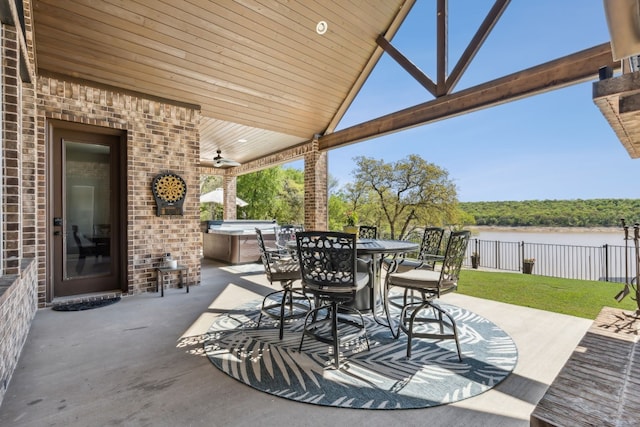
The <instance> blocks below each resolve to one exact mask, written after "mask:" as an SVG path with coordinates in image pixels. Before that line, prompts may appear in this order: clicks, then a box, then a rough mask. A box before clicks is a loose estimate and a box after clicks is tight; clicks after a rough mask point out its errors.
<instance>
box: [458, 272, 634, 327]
mask: <svg viewBox="0 0 640 427" xmlns="http://www.w3.org/2000/svg"><path fill="white" fill-rule="evenodd" d="M623 287H624V284H620V283H609V282H594V281H589V280H574V279H559V278H556V277H545V276H536V275H535V274H520V273H495V272H487V271H477V270H463V271H462V272H461V273H460V280H459V283H458V292H459V293H461V294H464V295H469V296H474V297H479V298H486V299H489V300H493V301H500V302H505V303H509V304H515V305H521V306H525V307H532V308H538V309H540V310H546V311H552V312H555V313H563V314H569V315H571V316H577V317H584V318H587V319H595V318H596V316H597V315H598V313H600V310H601V309H602V307H604V306H608V307H615V308H621V309H624V310H629V311H633V310H635V309H636V308H637V305H636V302H635V301H634V300H632V299H631V297H632V296H633V295H632V294H633V290H632V291H631V293H630V294H629V295H627V297H626V298H625V299H624V300H623V301H622V302H621V303H618V302H617V301H616V300H615V299H614V296H615V295H616V294H617V293H618V292H619V291H620V290H622V288H623Z"/></svg>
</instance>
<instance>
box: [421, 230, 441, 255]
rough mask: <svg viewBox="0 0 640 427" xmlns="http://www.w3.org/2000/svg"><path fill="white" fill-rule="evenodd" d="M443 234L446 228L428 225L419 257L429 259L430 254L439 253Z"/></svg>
mask: <svg viewBox="0 0 640 427" xmlns="http://www.w3.org/2000/svg"><path fill="white" fill-rule="evenodd" d="M442 236H444V229H443V228H440V227H427V228H425V230H424V234H423V235H422V242H421V243H420V252H419V253H418V259H420V260H427V259H428V258H429V255H438V254H439V253H440V245H442Z"/></svg>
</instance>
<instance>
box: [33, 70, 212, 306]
mask: <svg viewBox="0 0 640 427" xmlns="http://www.w3.org/2000/svg"><path fill="white" fill-rule="evenodd" d="M36 92H37V116H38V118H37V131H38V132H37V133H38V141H37V142H38V147H39V151H40V153H41V154H42V155H43V157H45V155H46V153H47V143H48V141H47V140H46V138H45V135H46V123H47V122H46V120H47V119H57V120H64V121H69V122H75V123H82V124H87V125H93V126H102V127H109V128H112V129H120V130H124V131H126V134H127V137H126V144H127V147H126V152H127V156H126V157H127V174H126V175H127V176H126V179H127V217H126V218H125V220H126V221H127V226H128V234H127V250H128V253H127V265H126V266H125V268H126V269H127V281H128V292H129V293H130V294H136V293H140V292H145V291H149V290H155V286H156V274H155V267H157V266H158V265H159V264H160V263H161V262H162V256H163V254H165V253H167V252H169V253H171V255H172V257H173V259H177V260H178V263H179V264H184V265H186V266H188V267H189V274H188V277H187V280H189V282H190V283H191V284H195V283H200V250H201V243H200V241H201V239H200V213H199V197H200V194H199V192H200V189H199V169H198V167H197V161H198V158H199V154H200V148H199V132H198V123H199V120H200V112H199V111H198V110H197V109H194V108H190V107H188V106H179V105H172V104H170V103H167V102H163V101H158V100H155V99H147V98H144V97H142V96H140V95H137V94H129V93H124V92H122V91H118V90H116V89H112V88H100V87H94V86H91V85H86V84H81V83H78V82H70V81H64V80H60V79H58V78H54V77H44V76H41V77H39V78H38V80H37V89H36ZM168 171H171V172H173V173H176V174H178V175H180V176H181V177H182V179H184V180H185V182H186V184H187V195H186V199H185V202H184V215H183V216H156V205H155V200H154V198H153V193H152V191H151V183H152V181H153V179H154V178H155V176H156V175H157V174H159V173H163V172H168ZM41 173H44V172H43V171H41ZM39 191H42V192H43V194H46V191H47V189H46V186H45V183H44V182H40V188H39ZM40 211H41V212H40V213H41V215H42V216H45V217H46V206H42V209H40ZM43 237H45V236H43ZM41 241H42V242H45V241H46V240H45V239H44V238H43V239H41ZM38 252H39V253H44V252H46V244H45V243H42V244H41V245H40V247H39V250H38ZM39 262H40V264H41V266H42V265H43V263H44V262H45V259H44V258H41V259H40V260H39ZM176 282H177V280H174V281H172V282H171V286H174V285H175V283H176ZM39 283H40V287H39V300H40V303H41V304H43V303H44V302H45V297H46V289H45V285H46V275H42V274H41V275H39Z"/></svg>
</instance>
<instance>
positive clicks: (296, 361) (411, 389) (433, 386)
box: [204, 301, 518, 409]
mask: <svg viewBox="0 0 640 427" xmlns="http://www.w3.org/2000/svg"><path fill="white" fill-rule="evenodd" d="M260 304H261V301H252V302H251V303H248V304H245V305H244V306H242V307H239V308H238V309H235V310H233V311H232V314H231V313H230V314H227V315H223V316H220V317H219V318H218V319H217V320H216V321H215V322H214V323H213V324H212V325H211V327H210V329H209V331H208V334H207V338H206V340H205V342H204V349H205V352H206V353H207V356H208V357H209V359H210V360H211V362H212V363H213V364H214V365H215V366H216V367H217V368H219V369H220V370H222V371H223V372H225V373H226V374H228V375H230V376H231V377H233V378H235V379H236V380H238V381H241V382H243V383H245V384H247V385H249V386H251V387H253V388H255V389H257V390H260V391H263V392H266V393H270V394H273V395H276V396H280V397H283V398H286V399H291V400H295V401H299V402H306V403H311V404H316V405H324V406H334V407H348V408H366V409H409V408H426V407H430V406H437V405H442V404H446V403H451V402H455V401H458V400H462V399H466V398H469V397H472V396H476V395H478V394H480V393H483V392H485V391H487V390H489V389H490V388H492V387H494V386H495V385H496V384H498V383H499V382H501V381H502V380H504V379H505V378H506V377H507V376H508V375H509V374H510V373H511V372H512V371H513V369H514V368H515V365H516V362H517V359H518V352H517V349H516V345H515V343H514V342H513V340H512V339H511V337H510V336H509V335H508V334H507V333H506V332H505V331H503V330H502V329H500V328H499V327H498V326H496V325H495V324H494V323H492V322H490V321H489V320H487V319H485V318H484V317H481V316H479V315H477V314H475V313H472V312H470V311H468V310H466V309H464V308H460V307H456V306H452V305H446V304H441V306H442V307H443V308H445V309H446V310H448V312H449V313H451V314H452V316H453V318H454V319H455V320H456V324H457V326H458V334H459V339H460V346H461V348H462V362H460V361H459V360H458V355H457V352H456V348H455V343H454V342H453V340H442V341H437V340H427V339H414V342H413V347H412V348H413V349H412V355H411V358H410V359H407V358H406V345H407V337H406V335H404V334H401V335H400V338H398V339H393V337H392V336H391V333H390V331H389V329H388V328H387V327H384V326H381V325H379V324H378V323H376V322H375V320H374V319H373V317H372V316H371V315H368V316H367V315H365V316H364V317H365V323H366V327H367V334H368V337H369V342H370V350H369V351H367V350H366V344H365V343H364V342H363V340H361V341H357V342H352V343H347V344H346V345H345V346H343V347H341V348H340V351H341V353H342V352H344V356H345V358H344V363H343V365H342V366H341V369H340V370H336V369H335V368H333V366H332V362H333V355H332V354H331V352H332V349H331V346H330V345H327V344H323V343H321V342H318V341H315V340H313V339H311V338H306V339H305V342H304V346H303V348H302V352H299V351H298V345H299V343H300V337H301V330H302V321H301V320H297V321H293V322H288V323H287V324H286V325H285V334H284V338H283V339H282V340H279V339H278V328H277V326H278V325H277V324H275V323H273V322H272V323H269V322H268V321H267V322H265V320H264V319H263V321H262V324H261V326H260V329H256V321H257V319H258V316H259V313H260V311H259V309H260ZM394 315H395V316H396V317H397V315H398V313H397V311H396V312H395V313H394V312H392V318H393V316H394ZM342 356H343V355H342V354H341V357H342Z"/></svg>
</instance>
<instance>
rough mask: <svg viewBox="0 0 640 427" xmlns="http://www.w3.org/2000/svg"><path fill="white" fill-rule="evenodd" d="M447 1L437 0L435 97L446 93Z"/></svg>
mask: <svg viewBox="0 0 640 427" xmlns="http://www.w3.org/2000/svg"><path fill="white" fill-rule="evenodd" d="M448 27H449V3H448V1H447V0H438V6H437V10H436V28H437V30H436V33H437V37H436V39H437V42H436V64H437V65H436V68H437V71H436V76H437V77H436V95H435V96H436V97H437V96H442V95H444V94H445V93H446V87H447V86H446V81H447V70H448V65H447V64H448V62H447V59H448V58H449V55H448V50H449V29H448Z"/></svg>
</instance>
